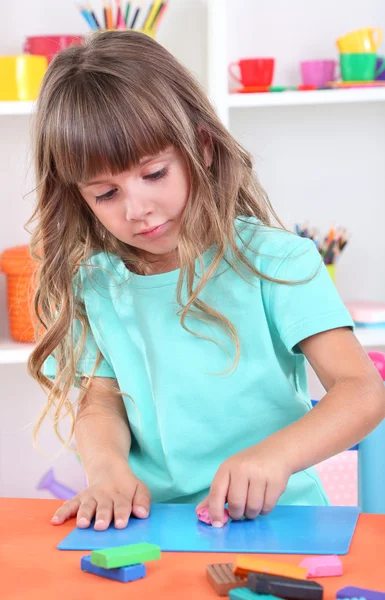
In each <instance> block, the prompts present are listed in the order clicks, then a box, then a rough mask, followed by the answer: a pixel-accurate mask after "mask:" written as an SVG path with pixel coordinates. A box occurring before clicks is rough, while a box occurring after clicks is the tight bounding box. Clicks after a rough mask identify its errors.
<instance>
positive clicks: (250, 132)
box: [0, 0, 385, 497]
mask: <svg viewBox="0 0 385 600" xmlns="http://www.w3.org/2000/svg"><path fill="white" fill-rule="evenodd" d="M97 1H99V0H94V3H95V6H96V5H97ZM224 1H225V0H224ZM100 5H101V2H100V3H99V6H100ZM231 6H232V15H231V19H230V31H231V36H229V49H228V57H229V60H235V59H237V58H239V57H242V56H247V55H249V56H258V55H265V56H267V55H274V56H275V57H276V58H277V71H276V78H275V83H277V84H279V83H296V82H297V81H298V70H297V66H296V65H297V64H298V61H299V59H300V58H317V57H334V56H336V50H335V47H334V44H333V40H334V39H335V37H336V36H337V35H338V34H340V33H343V32H345V31H348V30H350V29H354V28H356V27H359V26H361V25H366V24H368V25H380V26H383V27H384V29H385V3H384V2H383V0H366V2H365V3H364V2H362V1H359V0H339V1H338V2H332V0H322V1H321V0H314V2H311V3H309V2H308V1H306V0H292V1H291V2H290V3H289V2H287V1H286V0H270V1H269V2H266V1H262V0H232V2H231ZM86 31H87V27H86V26H85V25H84V24H83V21H82V19H81V17H80V16H79V15H78V13H77V11H76V7H75V5H74V4H73V3H72V2H63V1H62V0H45V1H44V0H35V1H34V2H33V3H31V2H30V1H29V0H19V1H18V2H17V3H13V2H1V4H0V53H2V54H8V53H9V54H15V53H19V52H20V51H21V47H22V41H23V38H24V36H25V35H34V34H35V35H36V34H39V33H41V34H48V33H52V34H55V33H85V32H86ZM159 41H160V42H161V43H163V44H164V45H165V46H166V47H167V48H168V49H169V50H171V51H172V52H173V53H175V54H176V56H177V57H178V58H180V59H181V60H182V61H183V62H184V63H185V64H186V65H187V66H188V67H189V68H191V69H192V70H193V71H194V72H195V74H196V75H197V76H198V78H199V79H200V81H202V82H205V81H206V20H205V6H204V0H171V2H170V7H169V11H168V14H167V15H166V17H165V19H164V21H163V23H162V25H161V29H160V32H159ZM336 93H338V92H336ZM28 127H29V119H28V118H27V117H24V116H20V117H0V177H1V184H2V185H1V195H0V252H1V251H2V250H3V249H4V248H6V247H8V246H11V245H15V244H19V243H26V242H27V240H28V236H27V234H26V232H25V231H24V230H23V224H24V223H25V221H26V219H27V217H28V216H29V214H30V212H31V209H32V204H33V198H34V197H33V194H31V195H30V196H27V197H26V198H24V199H23V196H24V195H25V194H26V193H27V192H29V191H30V190H31V189H32V187H33V184H32V182H33V177H32V174H31V173H30V175H29V176H27V175H26V172H27V167H28V164H29V162H28V159H27V158H26V157H27V152H28V148H29V143H28ZM231 128H232V131H233V133H234V134H235V135H236V136H237V137H238V138H239V139H240V141H241V142H243V143H244V144H245V145H246V147H247V148H248V149H249V150H251V151H252V152H253V154H254V155H255V157H256V168H257V171H258V173H259V174H260V177H261V180H262V182H263V184H264V186H265V188H266V189H267V191H268V193H269V195H270V197H271V199H272V201H273V204H274V205H275V207H276V209H277V211H278V212H279V214H280V215H281V216H282V218H283V219H284V221H285V222H286V223H287V224H288V225H290V226H291V225H292V224H293V222H295V221H304V220H306V219H309V220H310V221H311V222H312V223H314V224H319V225H320V226H322V228H323V229H326V228H327V227H328V226H329V225H331V224H333V223H336V224H339V223H340V224H343V225H346V226H347V227H348V228H349V230H350V231H351V232H352V234H353V239H352V241H351V244H350V246H348V248H347V250H346V253H345V256H344V257H343V259H342V261H341V264H340V268H339V288H340V291H341V294H342V295H343V297H344V298H353V297H357V298H363V297H368V298H374V299H375V298H381V299H383V300H385V286H384V278H383V273H384V267H383V264H382V262H383V257H384V256H385V252H384V251H385V236H383V235H382V230H383V223H384V222H385V202H384V200H385V167H384V166H385V135H384V134H385V104H362V105H355V106H324V107H304V108H298V107H292V108H275V109H260V110H259V111H256V110H252V109H248V110H243V111H234V112H233V114H232V120H231ZM5 329H6V319H5V296H4V277H3V276H2V275H0V336H1V335H2V334H3V333H4V331H5ZM0 385H1V387H0V401H1V409H2V418H1V420H0V451H1V458H0V460H1V462H0V494H1V495H7V496H34V495H38V496H39V497H43V496H44V495H47V496H49V494H44V493H40V492H39V493H36V492H35V491H34V487H35V484H36V482H37V481H38V480H39V479H40V477H41V476H42V474H43V473H44V472H45V471H46V470H47V469H48V468H49V466H50V465H51V464H55V471H56V475H57V477H58V479H60V480H61V481H63V482H64V483H66V484H67V485H68V486H70V487H72V488H73V489H75V490H76V489H79V488H80V487H81V486H82V485H83V476H82V473H81V469H80V467H79V465H78V463H77V461H76V459H75V458H74V457H73V456H72V455H70V454H68V453H63V452H61V451H60V448H59V445H58V443H57V442H56V441H55V438H54V436H53V434H52V432H51V431H50V429H49V427H48V426H47V427H45V428H44V431H43V436H42V446H43V447H44V449H45V450H47V451H49V452H50V453H51V454H55V453H57V452H59V456H58V457H53V458H47V457H46V456H44V455H43V454H39V453H37V452H36V451H33V450H32V449H31V431H32V425H31V424H32V422H33V421H34V420H35V418H36V415H37V413H38V412H39V410H40V408H41V406H42V404H43V402H44V397H43V394H42V393H41V392H40V390H39V389H38V387H37V386H36V384H35V383H34V382H32V381H30V379H29V378H28V376H27V374H26V369H25V366H16V365H15V366H10V367H6V366H2V365H0ZM16 459H17V462H18V464H19V465H20V466H18V467H17V468H16V466H15V465H16ZM19 461H20V462H19Z"/></svg>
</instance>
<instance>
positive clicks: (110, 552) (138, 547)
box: [91, 542, 160, 569]
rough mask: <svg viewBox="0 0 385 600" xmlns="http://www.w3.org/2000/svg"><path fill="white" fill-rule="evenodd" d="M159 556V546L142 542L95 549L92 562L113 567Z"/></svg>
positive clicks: (145, 560) (134, 563)
mask: <svg viewBox="0 0 385 600" xmlns="http://www.w3.org/2000/svg"><path fill="white" fill-rule="evenodd" d="M158 558H160V548H159V546H156V545H155V544H147V543H146V542H142V543H141V544H130V545H129V546H116V547H115V548H104V550H94V551H93V552H92V554H91V563H92V564H93V565H96V566H97V567H102V568H103V569H113V568H116V567H127V566H128V565H137V564H139V563H144V562H148V561H150V560H157V559H158Z"/></svg>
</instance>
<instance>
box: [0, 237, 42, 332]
mask: <svg viewBox="0 0 385 600" xmlns="http://www.w3.org/2000/svg"><path fill="white" fill-rule="evenodd" d="M37 266H38V265H37V264H36V262H35V261H34V260H33V259H32V257H31V256H30V254H29V248H28V246H15V247H13V248H7V249H6V250H4V252H3V253H2V254H1V255H0V271H2V272H3V273H4V274H5V275H6V276H7V304H8V318H9V329H10V334H11V337H12V339H14V340H15V341H16V342H29V343H31V342H34V341H35V335H34V324H35V322H36V319H35V317H32V302H33V296H34V292H35V283H36V279H35V277H36V270H37Z"/></svg>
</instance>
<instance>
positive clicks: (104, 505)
mask: <svg viewBox="0 0 385 600" xmlns="http://www.w3.org/2000/svg"><path fill="white" fill-rule="evenodd" d="M113 513H114V503H113V500H112V499H111V498H108V497H102V498H101V499H99V500H98V502H97V508H96V514H95V525H94V529H95V530H96V531H104V530H105V529H107V528H108V527H109V525H110V523H111V521H112V515H113Z"/></svg>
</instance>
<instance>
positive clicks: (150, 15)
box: [142, 2, 155, 30]
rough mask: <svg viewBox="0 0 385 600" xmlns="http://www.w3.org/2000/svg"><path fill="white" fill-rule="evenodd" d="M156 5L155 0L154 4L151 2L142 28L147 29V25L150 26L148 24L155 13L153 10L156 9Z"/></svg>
mask: <svg viewBox="0 0 385 600" xmlns="http://www.w3.org/2000/svg"><path fill="white" fill-rule="evenodd" d="M154 6H155V2H153V3H152V4H150V8H149V9H148V11H147V15H146V17H145V19H144V21H143V25H142V29H143V30H144V29H147V26H148V24H149V22H150V18H151V19H152V14H153V11H154Z"/></svg>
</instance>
